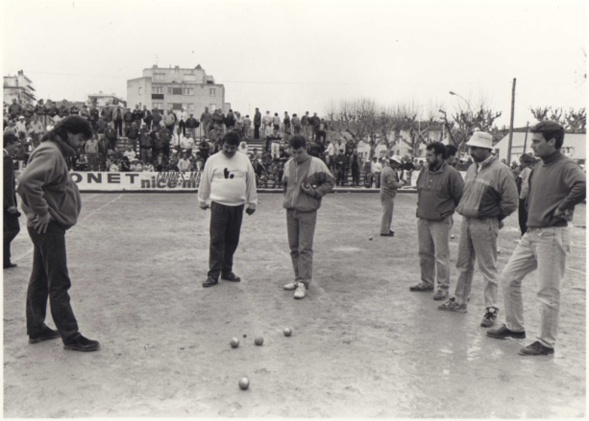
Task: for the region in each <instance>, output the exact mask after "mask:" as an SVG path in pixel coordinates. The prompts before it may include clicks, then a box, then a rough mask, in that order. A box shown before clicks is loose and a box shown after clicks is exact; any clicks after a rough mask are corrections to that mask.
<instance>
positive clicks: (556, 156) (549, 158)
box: [542, 149, 562, 165]
mask: <svg viewBox="0 0 589 421" xmlns="http://www.w3.org/2000/svg"><path fill="white" fill-rule="evenodd" d="M561 156H562V153H561V152H560V149H558V150H556V151H554V153H553V154H551V155H548V156H547V157H546V158H542V162H543V163H544V165H548V164H551V163H553V162H554V161H556V160H558V159H559V158H560V157H561Z"/></svg>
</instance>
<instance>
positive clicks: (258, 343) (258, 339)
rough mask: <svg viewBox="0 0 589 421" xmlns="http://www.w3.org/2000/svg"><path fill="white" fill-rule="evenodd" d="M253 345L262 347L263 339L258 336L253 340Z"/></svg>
mask: <svg viewBox="0 0 589 421" xmlns="http://www.w3.org/2000/svg"><path fill="white" fill-rule="evenodd" d="M254 343H255V344H256V345H258V346H262V345H263V344H264V338H262V337H261V336H258V337H257V338H256V339H254Z"/></svg>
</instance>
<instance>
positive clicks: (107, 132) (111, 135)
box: [104, 122, 118, 151]
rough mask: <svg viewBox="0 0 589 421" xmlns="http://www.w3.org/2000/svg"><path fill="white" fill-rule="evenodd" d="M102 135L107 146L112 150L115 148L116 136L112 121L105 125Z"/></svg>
mask: <svg viewBox="0 0 589 421" xmlns="http://www.w3.org/2000/svg"><path fill="white" fill-rule="evenodd" d="M104 137H105V138H106V140H107V141H108V148H109V149H111V150H113V151H114V150H116V148H117V141H118V137H117V131H116V130H115V123H114V122H112V123H109V124H108V126H106V129H104Z"/></svg>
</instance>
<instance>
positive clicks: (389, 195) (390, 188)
mask: <svg viewBox="0 0 589 421" xmlns="http://www.w3.org/2000/svg"><path fill="white" fill-rule="evenodd" d="M402 164H403V161H402V160H401V157H399V156H398V155H394V156H392V157H391V158H390V159H389V161H388V165H386V161H385V167H384V168H383V169H382V172H381V173H380V202H381V204H382V208H383V214H382V220H381V222H380V235H381V236H382V237H394V236H395V231H393V230H391V224H392V223H393V210H394V207H395V196H396V195H397V189H398V188H399V187H403V186H404V185H405V181H404V180H399V175H398V174H397V170H398V169H399V168H400V167H401V165H402Z"/></svg>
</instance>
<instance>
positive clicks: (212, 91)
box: [209, 88, 215, 96]
mask: <svg viewBox="0 0 589 421" xmlns="http://www.w3.org/2000/svg"><path fill="white" fill-rule="evenodd" d="M209 96H215V88H209Z"/></svg>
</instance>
